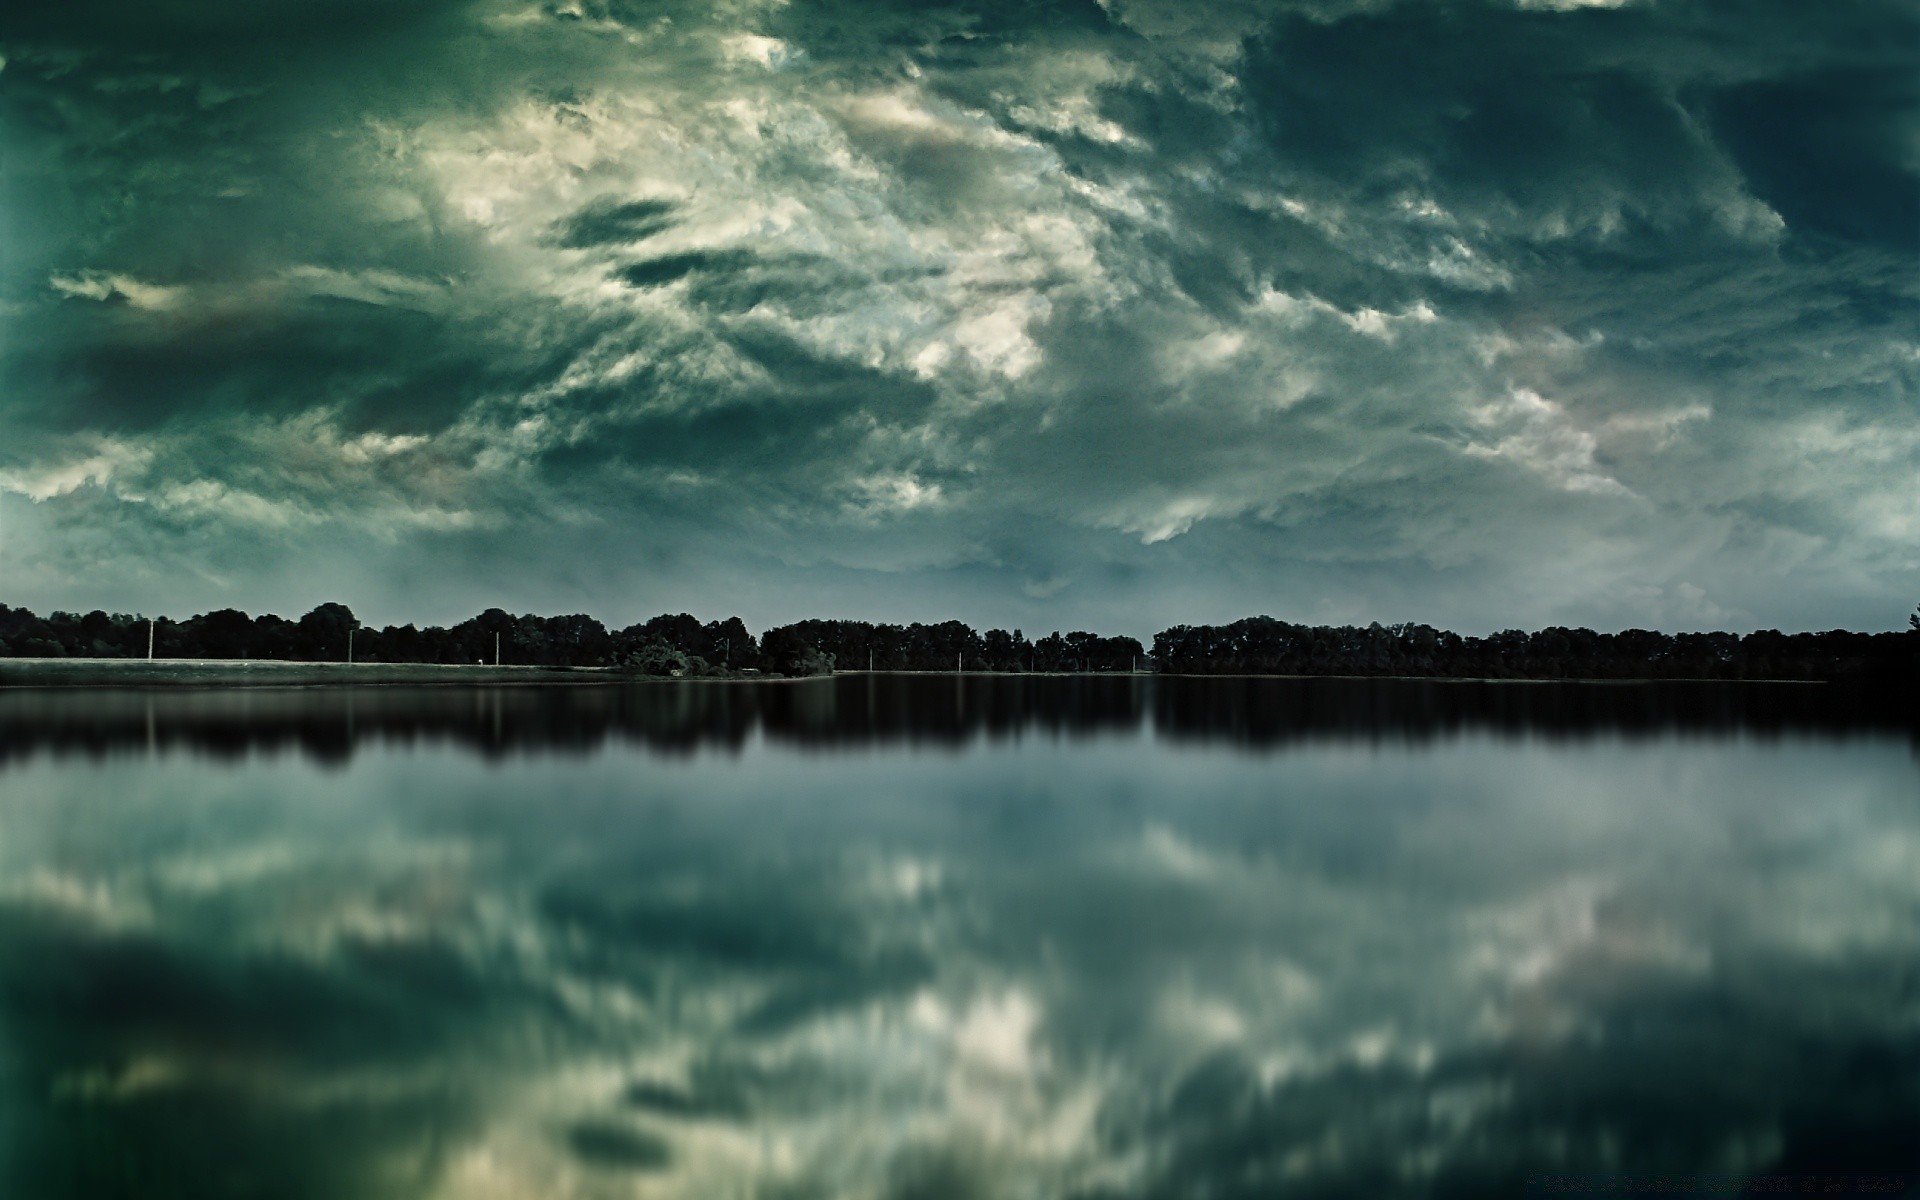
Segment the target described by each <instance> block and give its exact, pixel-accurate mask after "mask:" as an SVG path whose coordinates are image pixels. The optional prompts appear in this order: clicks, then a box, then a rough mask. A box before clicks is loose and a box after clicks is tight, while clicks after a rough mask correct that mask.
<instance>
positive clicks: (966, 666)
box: [0, 604, 1920, 680]
mask: <svg viewBox="0 0 1920 1200" xmlns="http://www.w3.org/2000/svg"><path fill="white" fill-rule="evenodd" d="M1909 624H1910V625H1912V626H1913V628H1912V629H1911V630H1909V631H1907V632H1904V633H1891V632H1890V633H1853V632H1849V631H1846V630H1831V631H1829V632H1825V633H1793V634H1788V633H1781V632H1779V631H1777V630H1762V631H1760V632H1758V633H1749V634H1746V635H1739V634H1732V633H1680V634H1667V633H1659V632H1655V631H1652V630H1646V629H1629V630H1626V631H1625V632H1623V633H1596V632H1595V631H1593V630H1591V629H1568V628H1564V627H1554V628H1549V629H1542V630H1539V631H1537V632H1534V633H1525V632H1522V631H1520V630H1517V629H1512V630H1507V631H1505V632H1502V633H1496V634H1492V635H1490V636H1488V637H1467V636H1462V635H1460V634H1457V633H1450V632H1448V631H1446V630H1442V629H1435V628H1433V627H1432V626H1428V625H1413V624H1407V625H1391V626H1383V625H1379V624H1374V625H1369V626H1366V627H1364V628H1362V627H1359V626H1352V625H1343V626H1325V625H1318V626H1310V625H1294V624H1290V623H1288V622H1286V621H1280V620H1276V619H1274V618H1272V617H1249V618H1247V619H1245V620H1242V621H1236V622H1234V623H1232V624H1230V625H1176V626H1174V627H1173V628H1171V629H1166V630H1163V631H1161V632H1160V633H1159V634H1157V635H1156V636H1155V637H1154V639H1153V651H1152V653H1151V654H1146V653H1144V652H1143V649H1142V647H1141V645H1140V643H1139V642H1138V641H1136V640H1135V639H1133V638H1129V637H1101V636H1099V635H1097V634H1092V633H1087V632H1084V631H1076V632H1073V633H1068V634H1060V633H1051V634H1048V635H1047V636H1045V637H1042V638H1039V639H1037V640H1034V641H1029V640H1028V639H1027V638H1026V636H1025V634H1023V633H1022V632H1021V631H1019V630H1014V631H1013V632H1011V633H1009V632H1008V631H1006V630H1004V629H990V630H988V631H987V632H985V633H980V632H978V631H976V630H974V629H972V628H971V627H969V626H967V625H965V624H963V623H961V622H959V621H944V622H940V623H938V624H932V625H922V624H917V623H916V624H910V625H887V624H875V623H873V622H868V621H822V620H809V621H799V622H796V623H794V624H791V625H783V626H779V627H777V628H774V629H769V630H767V631H766V633H764V634H763V635H761V636H760V637H759V638H758V639H756V638H755V637H754V636H753V634H752V633H750V632H749V631H748V629H747V627H746V624H745V623H744V622H742V621H741V620H740V618H738V617H729V618H727V619H725V620H721V621H708V622H704V623H703V622H701V621H699V620H698V619H696V618H694V617H692V616H689V615H687V614H685V613H679V614H666V615H662V616H658V617H655V618H653V619H652V620H650V621H645V622H641V623H639V624H635V625H630V626H628V627H627V628H625V629H620V630H609V629H607V627H606V626H605V625H603V624H601V623H600V622H599V621H597V620H595V619H594V618H592V617H589V616H585V615H583V614H573V615H569V616H559V617H539V616H534V615H531V614H528V615H525V616H519V617H516V616H513V615H511V614H509V613H506V612H504V611H502V610H500V609H497V608H490V609H488V610H487V611H485V612H483V613H481V614H480V615H478V616H476V617H472V618H469V619H468V620H465V621H462V622H460V623H459V624H458V625H454V626H452V627H450V628H442V627H439V626H429V627H427V628H424V629H422V628H416V627H415V626H413V625H400V626H394V625H388V626H385V627H383V628H379V629H374V628H368V627H362V626H361V625H360V623H359V621H358V620H357V619H356V618H355V617H354V615H353V611H352V610H351V609H349V608H347V607H346V606H345V605H343V604H322V605H320V606H319V607H318V608H315V609H314V610H313V611H312V612H309V613H308V614H306V615H305V616H303V617H301V618H300V619H299V620H297V621H292V620H288V619H286V618H284V617H278V616H272V615H262V616H258V617H250V616H248V615H247V614H246V613H243V612H239V611H237V610H234V609H219V610H217V611H214V612H209V613H203V614H201V615H199V616H194V617H190V618H188V619H186V620H184V621H175V620H171V619H169V618H166V617H157V618H155V619H154V620H153V622H152V625H151V637H152V644H153V650H154V654H155V655H156V656H157V657H160V658H171V659H182V658H202V659H282V660H291V661H307V662H316V661H338V660H341V659H344V658H345V657H347V654H348V647H349V643H350V642H351V646H352V654H353V658H354V659H355V661H358V662H368V663H381V662H385V663H403V662H404V663H478V662H488V663H490V662H492V661H494V655H495V653H496V651H497V652H498V654H499V656H500V661H501V662H502V663H506V664H512V665H520V666H550V667H613V668H618V669H622V670H625V671H629V672H632V673H635V674H643V675H684V676H701V675H733V674H739V673H743V672H760V673H766V674H777V675H786V676H798V675H821V674H828V673H831V672H832V671H834V670H836V669H838V670H842V671H857V670H865V669H867V668H869V667H871V668H873V669H875V670H882V671H955V670H963V671H988V672H1038V673H1100V672H1125V671H1133V670H1151V671H1156V672H1159V673H1163V674H1188V675H1363V676H1424V677H1437V678H1478V679H1522V678H1525V679H1643V678H1651V679H1826V680H1835V679H1861V680H1874V679H1877V680H1902V679H1906V680H1911V679H1913V678H1915V677H1916V674H1917V667H1920V614H1916V615H1915V616H1914V617H1913V618H1910V619H1909ZM148 638H149V624H148V621H147V619H146V618H145V617H139V616H130V615H127V614H124V613H115V614H109V613H105V612H98V611H96V612H90V613H86V614H84V615H81V614H75V613H68V612H55V613H52V614H50V615H48V616H46V617H44V618H42V617H38V616H36V615H34V614H33V613H31V612H29V611H27V610H26V609H19V608H9V607H7V606H6V605H0V657H9V656H11V657H23V658H62V657H65V658H74V657H81V658H141V657H145V655H146V653H147V647H148Z"/></svg>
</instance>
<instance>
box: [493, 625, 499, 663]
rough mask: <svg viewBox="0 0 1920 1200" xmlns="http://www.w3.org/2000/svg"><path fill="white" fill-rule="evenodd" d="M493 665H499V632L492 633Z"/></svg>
mask: <svg viewBox="0 0 1920 1200" xmlns="http://www.w3.org/2000/svg"><path fill="white" fill-rule="evenodd" d="M493 665H494V666H496V667H497V666H499V665H500V631H499V630H497V629H496V630H494V631H493Z"/></svg>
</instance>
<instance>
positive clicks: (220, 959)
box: [0, 677, 1920, 1200]
mask: <svg viewBox="0 0 1920 1200" xmlns="http://www.w3.org/2000/svg"><path fill="white" fill-rule="evenodd" d="M1916 1128H1920V758H1917V757H1916V741H1915V737H1914V734H1913V731H1912V729H1911V728H1910V727H1907V726H1903V725H1901V724H1900V723H1899V722H1893V721H1889V720H1887V719H1886V718H1885V717H1884V716H1882V715H1880V714H1877V713H1875V712H1874V711H1873V710H1871V709H1859V710H1855V709H1850V708H1848V707H1847V706H1845V705H1843V704H1840V703H1839V702H1838V701H1835V700H1833V699H1832V698H1831V697H1826V696H1823V695H1822V694H1821V692H1820V689H1807V688H1801V689H1780V688H1775V689H1771V690H1769V689H1760V688H1745V689H1743V688H1738V687H1732V686H1699V687H1684V686H1669V687H1664V688H1652V687H1617V686H1616V687H1584V688H1583V687H1576V686H1554V687H1547V686H1529V685H1447V684H1392V683H1358V682H1340V681H1323V682H1317V683H1300V682H1287V681H1256V682H1248V681H1215V682H1207V681H1174V680H1165V681H1157V682H1150V681H1147V680H1133V679H1106V680H1043V681H1020V680H1008V679H999V680H990V679H972V680H962V681H956V680H953V679H940V678H917V679H898V678H895V679H878V680H874V679H865V678H858V677H842V678H840V679H837V680H832V681H821V682H813V683H804V684H795V685H779V684H766V685H684V684H682V685H676V684H659V685H637V686H633V687H626V688H594V689H533V688H529V689H518V690H509V691H498V690H495V691H479V692H469V691H439V692H433V691H401V690H387V691H373V690H368V691H361V692H346V691H312V692H300V691H273V692H266V691H263V692H245V693H240V692H191V691H179V692H154V693H137V692H66V693H46V692H11V693H0V1195H4V1196H8V1197H21V1198H23V1200H25V1198H32V1200H38V1198H43V1197H44V1198H50V1200H51V1198H64V1197H81V1196H85V1197H103V1196H123V1195H124V1196H140V1197H148V1198H150V1197H170V1196H221V1197H251V1196H260V1197H355V1198H359V1197H383V1196H409V1197H411V1196H446V1197H510V1196H512V1197H517V1196H538V1197H575V1196H577V1197H601V1196H628V1195H632V1196H651V1197H700V1198H708V1197H742V1198H745V1197H755V1198H758V1197H766V1198H772V1197H789V1198H798V1197H836V1198H837V1197H874V1198H882V1197H885V1198H899V1200H907V1198H922V1197H924V1198H927V1200H947V1198H955V1200H958V1198H968V1197H982V1198H984V1197H1009V1198H1012V1197H1085V1198H1089V1200H1091V1198H1094V1197H1100V1198H1103V1200H1117V1198H1119V1197H1135V1196H1140V1197H1147V1196H1154V1197H1161V1196H1209V1197H1255V1196H1273V1195H1289V1196H1292V1195H1303V1196H1332V1195H1340V1196H1392V1195H1460V1196H1472V1195H1487V1194H1512V1193H1522V1192H1525V1193H1529V1194H1543V1195H1612V1194H1620V1195H1626V1194H1644V1193H1646V1192H1648V1191H1654V1190H1661V1189H1664V1194H1676V1195H1714V1196H1719V1195H1739V1194H1743V1193H1746V1194H1770V1195H1782V1194H1797V1193H1798V1192H1800V1191H1802V1190H1810V1189H1812V1188H1814V1187H1823V1186H1828V1185H1832V1184H1835V1183H1836V1181H1838V1182H1844V1183H1845V1185H1846V1186H1847V1187H1852V1188H1874V1187H1877V1188H1879V1189H1880V1191H1879V1192H1878V1193H1877V1194H1887V1195H1897V1194H1906V1193H1908V1192H1909V1191H1910V1189H1912V1188H1913V1187H1914V1186H1915V1181H1916V1180H1920V1164H1917V1163H1916V1157H1915V1154H1916V1152H1915V1150H1914V1149H1913V1148H1912V1144H1913V1141H1914V1139H1913V1138H1912V1134H1913V1131H1914V1130H1915V1129H1916ZM1849 1177H1850V1178H1849ZM1838 1194H1845V1193H1838Z"/></svg>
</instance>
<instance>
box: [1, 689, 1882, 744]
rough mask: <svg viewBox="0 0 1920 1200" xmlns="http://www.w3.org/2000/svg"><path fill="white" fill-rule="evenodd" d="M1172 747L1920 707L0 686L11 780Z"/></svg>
mask: <svg viewBox="0 0 1920 1200" xmlns="http://www.w3.org/2000/svg"><path fill="white" fill-rule="evenodd" d="M1146 728H1150V729H1152V730H1154V731H1155V732H1156V733H1157V734H1158V735H1159V736H1160V737H1162V738H1166V739H1169V740H1173V741H1177V742H1183V743H1193V744H1199V745H1220V746H1227V747H1232V748H1234V749H1238V750H1244V751H1250V752H1266V751H1275V750H1284V749H1286V748H1287V747H1289V746H1294V745H1298V744H1301V743H1307V742H1322V741H1332V742H1340V741H1366V742H1374V743H1380V742H1386V743H1400V744H1419V743H1424V742H1427V741H1433V740H1439V739H1444V738H1448V737H1452V736H1456V735H1459V734H1463V733H1473V732H1487V733H1493V734H1497V735H1502V736H1513V737H1523V736H1540V737H1550V738H1566V739H1582V738H1589V737H1597V736H1624V737H1655V736H1663V735H1668V734H1681V735H1697V736H1725V735H1727V734H1734V733H1740V734H1747V735H1751V736H1758V737H1774V736H1781V735H1797V736H1814V737H1831V738H1852V737H1871V736H1894V737H1901V738H1906V739H1910V740H1912V742H1913V744H1914V745H1915V747H1916V749H1917V750H1920V709H1917V708H1916V707H1915V705H1914V704H1913V703H1912V702H1911V700H1909V702H1907V703H1906V704H1904V705H1902V704H1897V703H1896V704H1889V703H1886V702H1885V698H1884V697H1880V696H1876V695H1875V694H1873V693H1870V692H1866V691H1863V690H1860V689H1853V688H1833V687H1810V686H1805V685H1795V684H1781V685H1761V686H1755V685H1738V684H1736V685H1727V684H1719V683H1712V682H1699V681H1686V682H1679V681H1666V682H1658V683H1653V684H1647V685H1643V686H1633V687H1622V686H1613V685H1605V684H1598V685H1595V684H1586V685H1582V684H1573V683H1552V682H1547V683H1500V682H1488V681H1478V680H1465V681H1444V680H1391V679H1277V678H1241V679H1203V678H1189V677H1181V676H1167V677H1160V678H1153V677H1147V676H1123V675H1109V676H1098V675H1096V676H1091V677H1088V676H1046V677H1041V678H1024V679H1018V678H1009V677H996V676H994V675H969V676H959V677H949V678H938V677H933V676H926V675H868V676H860V675H842V676H838V677H836V678H833V679H822V680H819V681H816V682H814V683H811V684H809V685H807V686H803V687H791V686H786V685H775V684H767V685H763V686H754V685H751V684H747V685H739V684H730V685H724V686H722V685H698V684H696V685H675V686H661V685H653V686H648V685H645V684H636V685H634V686H629V687H617V688H609V687H557V688H514V687H481V688H478V689H475V690H473V691H471V692H469V691H467V690H465V689H461V690H457V691H456V690H450V689H446V688H412V687H394V688H376V689H357V688H342V689H328V688H317V689H289V690H284V691H282V690H275V691H269V692H258V693H240V692H234V691H227V690H220V689H213V690H207V691H199V690H186V691H173V690H167V691H156V690H144V691H133V690H117V689H116V690H108V691H105V692H99V691H91V690H87V691H73V692H52V693H40V694H34V693H29V692H20V691H15V692H8V691H5V690H0V767H4V766H5V765H7V764H8V763H11V762H19V761H24V760H27V759H30V758H32V757H33V756H35V755H36V754H40V753H51V754H54V755H59V756H65V755H80V756H84V757H102V756H107V755H114V754H129V753H131V754H168V753H178V752H188V753H194V754H199V755H205V756H208V757H211V758H215V759H222V760H231V759H239V758H243V757H245V756H247V755H250V754H254V753H278V752H287V751H297V752H299V753H302V754H304V755H306V756H307V757H310V758H312V759H314V760H316V761H319V762H323V763H338V762H345V761H348V760H349V759H350V758H351V757H352V755H353V754H354V753H355V751H356V750H359V749H364V748H368V747H378V746H391V745H398V746H405V745H415V744H435V743H441V744H451V745H456V746H460V747H462V748H464V749H467V750H469V751H471V752H473V753H475V754H477V755H480V756H482V757H484V758H487V759H490V760H498V759H505V758H510V757H515V756H521V755H527V754H535V753H543V754H590V753H596V752H600V751H602V750H604V749H606V748H607V747H609V746H617V745H625V746H632V747H637V748H640V749H644V750H646V751H647V752H649V753H655V754H667V755H678V754H684V753H692V752H694V751H698V750H717V751H720V752H722V753H735V752H739V751H741V750H743V749H744V748H745V747H746V746H747V745H748V744H749V743H750V742H751V740H752V739H753V737H754V736H755V735H756V734H759V735H761V736H764V737H765V738H767V739H768V740H769V741H774V742H779V743H783V744H788V745H794V746H799V747H803V748H807V749H813V750H834V749H839V748H859V747H863V746H872V745H889V744H902V745H910V746H918V747H926V748H935V749H938V748H952V749H958V748H961V747H964V746H967V745H970V744H973V743H974V742H976V741H978V740H981V739H985V740H989V741H1003V740H1007V739H1013V738H1020V737H1026V736H1041V737H1069V738H1072V737H1096V736H1116V737H1128V736H1134V735H1137V734H1138V733H1139V731H1140V730H1142V729H1146Z"/></svg>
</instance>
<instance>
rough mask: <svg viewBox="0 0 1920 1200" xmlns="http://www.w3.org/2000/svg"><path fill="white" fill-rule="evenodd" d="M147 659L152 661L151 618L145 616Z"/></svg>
mask: <svg viewBox="0 0 1920 1200" xmlns="http://www.w3.org/2000/svg"><path fill="white" fill-rule="evenodd" d="M147 661H148V662H152V661H153V618H152V617H148V618H147Z"/></svg>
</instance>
